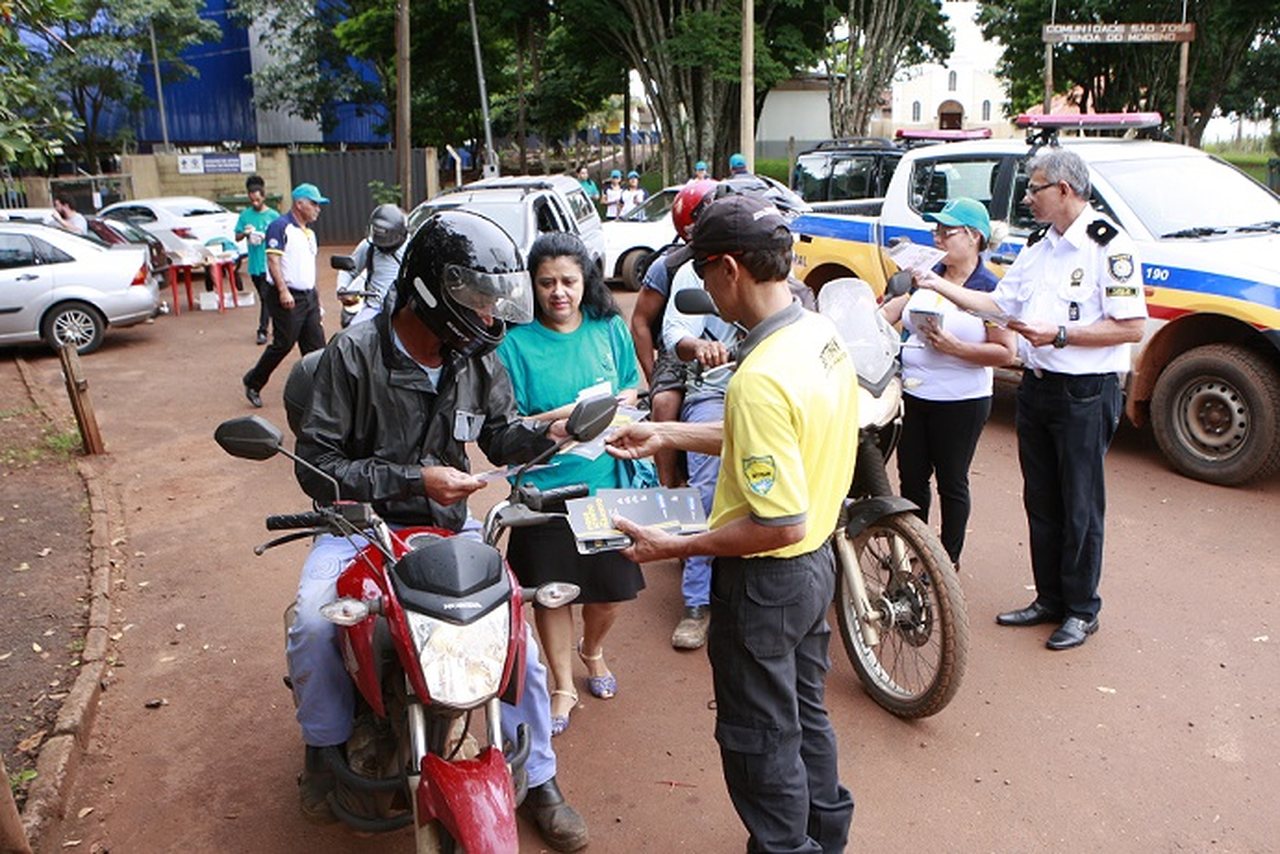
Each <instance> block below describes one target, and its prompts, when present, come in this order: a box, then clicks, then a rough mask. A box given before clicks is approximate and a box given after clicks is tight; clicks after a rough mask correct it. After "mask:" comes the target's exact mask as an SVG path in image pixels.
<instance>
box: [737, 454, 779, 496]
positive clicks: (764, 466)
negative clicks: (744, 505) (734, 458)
mask: <svg viewBox="0 0 1280 854" xmlns="http://www.w3.org/2000/svg"><path fill="white" fill-rule="evenodd" d="M742 473H743V474H744V475H746V478H747V486H749V487H750V488H751V491H752V492H754V493H755V494H756V495H768V494H769V490H771V489H773V481H774V475H775V470H774V462H773V457H772V456H767V457H747V458H746V459H744V460H743V461H742Z"/></svg>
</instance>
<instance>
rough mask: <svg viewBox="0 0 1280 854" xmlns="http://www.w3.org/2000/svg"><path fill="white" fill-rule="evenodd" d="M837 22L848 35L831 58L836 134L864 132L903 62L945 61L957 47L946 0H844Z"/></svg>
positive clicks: (836, 44)
mask: <svg viewBox="0 0 1280 854" xmlns="http://www.w3.org/2000/svg"><path fill="white" fill-rule="evenodd" d="M838 24H839V29H840V30H841V31H842V32H844V33H845V36H844V38H841V39H833V41H832V44H831V45H830V47H829V49H828V55H827V63H826V64H827V69H828V75H827V80H828V86H829V89H830V93H831V129H832V131H833V132H834V133H835V135H836V136H862V135H864V134H865V133H866V132H867V127H868V125H869V124H870V122H871V118H872V116H874V115H875V112H876V110H877V109H878V108H879V106H880V99H881V97H882V96H883V94H884V92H885V90H886V89H888V88H889V84H890V83H892V82H893V78H894V76H895V75H896V74H897V73H898V70H899V69H900V68H902V67H903V66H906V65H913V64H916V63H920V62H927V61H934V62H942V61H944V60H945V59H946V58H947V57H948V56H950V55H951V49H952V47H953V43H952V40H951V34H950V32H949V31H948V29H947V24H946V20H945V19H944V18H943V17H942V3H941V0H845V3H844V7H843V11H842V16H841V19H840V20H839V22H838Z"/></svg>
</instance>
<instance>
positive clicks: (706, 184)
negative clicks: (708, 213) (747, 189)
mask: <svg viewBox="0 0 1280 854" xmlns="http://www.w3.org/2000/svg"><path fill="white" fill-rule="evenodd" d="M718 185H719V182H718V181H713V180H711V179H710V178H703V179H701V180H693V181H690V182H689V183H687V184H685V185H684V186H683V187H681V188H680V192H678V193H676V200H675V201H674V202H672V203H671V222H672V224H673V225H675V227H676V234H678V235H680V239H681V240H683V241H685V242H686V243H687V242H689V238H690V236H691V235H692V234H693V224H694V223H695V222H697V220H698V215H699V214H701V213H702V209H703V208H704V207H706V206H707V203H708V202H710V201H711V199H712V197H713V196H714V195H715V191H716V187H717V186H718Z"/></svg>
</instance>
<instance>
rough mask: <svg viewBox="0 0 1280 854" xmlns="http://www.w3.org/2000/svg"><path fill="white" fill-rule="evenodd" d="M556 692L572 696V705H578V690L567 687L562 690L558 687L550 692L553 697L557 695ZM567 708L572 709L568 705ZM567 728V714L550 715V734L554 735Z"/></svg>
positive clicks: (563, 695) (562, 695)
mask: <svg viewBox="0 0 1280 854" xmlns="http://www.w3.org/2000/svg"><path fill="white" fill-rule="evenodd" d="M557 694H559V695H560V696H561V697H572V698H573V705H574V706H576V705H578V692H577V691H574V690H573V689H569V690H567V691H563V690H560V689H558V688H557V689H556V690H555V691H552V692H551V696H553V697H554V696H555V695H557ZM569 710H570V711H572V710H573V706H570V707H569ZM568 728H569V715H568V714H563V715H552V716H551V735H552V736H553V737H554V736H557V735H559V734H560V733H562V732H564V731H565V730H567V729H568Z"/></svg>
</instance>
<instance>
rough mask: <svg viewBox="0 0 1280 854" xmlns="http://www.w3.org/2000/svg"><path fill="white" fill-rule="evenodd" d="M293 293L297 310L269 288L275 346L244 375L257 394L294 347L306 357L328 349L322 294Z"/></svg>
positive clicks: (268, 297)
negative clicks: (316, 351)
mask: <svg viewBox="0 0 1280 854" xmlns="http://www.w3.org/2000/svg"><path fill="white" fill-rule="evenodd" d="M289 293H291V294H292V295H293V308H285V307H284V306H282V305H281V304H280V292H279V291H278V290H276V289H275V288H274V287H272V288H268V289H267V298H266V299H265V300H263V302H265V303H266V305H267V313H268V314H269V315H270V316H271V343H270V344H268V345H267V348H266V349H265V350H263V351H262V356H261V357H260V358H259V359H258V363H257V364H256V365H254V366H253V367H252V368H250V369H249V373H247V374H245V375H244V384H245V385H246V386H248V387H249V388H252V389H256V390H257V391H262V387H263V386H265V385H266V384H267V380H269V379H271V372H272V371H274V370H275V369H276V368H277V367H279V365H280V363H281V362H282V361H284V357H285V356H287V355H289V351H290V350H292V349H293V345H294V344H297V345H298V351H299V352H300V353H302V354H303V355H304V356H305V355H306V354H307V353H310V352H311V351H312V350H319V349H320V348H321V347H323V346H324V327H323V326H321V325H320V297H319V294H317V293H316V292H315V291H314V290H310V291H295V290H292V289H290V290H289Z"/></svg>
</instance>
